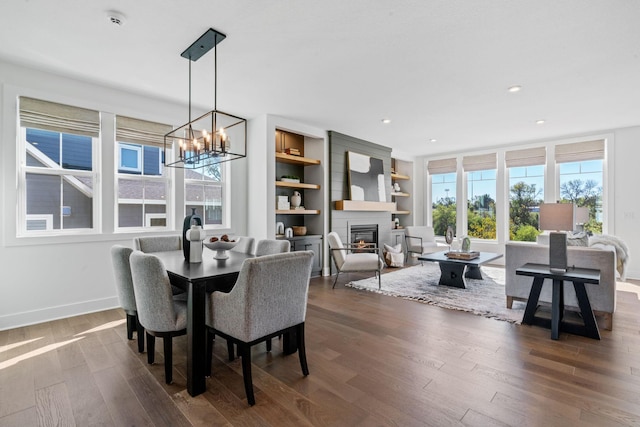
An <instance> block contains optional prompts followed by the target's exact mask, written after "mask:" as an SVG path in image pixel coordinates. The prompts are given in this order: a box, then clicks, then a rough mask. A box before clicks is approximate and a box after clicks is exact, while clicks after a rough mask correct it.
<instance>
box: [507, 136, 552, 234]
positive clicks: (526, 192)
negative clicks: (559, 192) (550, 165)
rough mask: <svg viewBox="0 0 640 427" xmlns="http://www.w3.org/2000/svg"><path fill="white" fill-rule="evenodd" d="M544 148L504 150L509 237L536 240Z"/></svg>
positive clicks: (542, 182) (545, 160)
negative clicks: (507, 181)
mask: <svg viewBox="0 0 640 427" xmlns="http://www.w3.org/2000/svg"><path fill="white" fill-rule="evenodd" d="M546 153H547V150H546V148H545V147H535V148H527V149H523V150H513V151H507V152H506V153H505V166H506V167H507V173H508V176H509V238H510V239H511V240H517V241H535V240H536V237H537V236H538V234H539V231H538V212H539V208H540V203H542V202H543V201H544V173H545V164H546V162H547V158H546Z"/></svg>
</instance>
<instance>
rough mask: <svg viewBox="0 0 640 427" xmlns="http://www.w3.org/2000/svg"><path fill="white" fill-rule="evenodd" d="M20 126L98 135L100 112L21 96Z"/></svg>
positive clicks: (91, 135) (92, 135)
mask: <svg viewBox="0 0 640 427" xmlns="http://www.w3.org/2000/svg"><path fill="white" fill-rule="evenodd" d="M19 103H20V126H22V127H26V128H36V129H44V130H50V131H54V132H61V133H71V134H75V135H84V136H90V137H98V136H99V135H100V113H99V112H98V111H94V110H88V109H86V108H80V107H73V106H70V105H64V104H58V103H55V102H49V101H42V100H39V99H34V98H28V97H25V96H21V97H20V98H19Z"/></svg>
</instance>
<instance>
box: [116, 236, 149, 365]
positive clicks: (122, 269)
mask: <svg viewBox="0 0 640 427" xmlns="http://www.w3.org/2000/svg"><path fill="white" fill-rule="evenodd" d="M132 252H133V249H131V248H127V247H125V246H121V245H113V246H112V247H111V262H112V264H113V273H114V275H115V279H116V292H117V294H118V300H119V301H120V307H122V309H123V310H124V312H125V315H126V318H127V338H128V339H130V340H131V339H133V331H134V329H135V330H136V335H137V338H138V351H139V352H140V353H143V352H144V328H143V327H142V325H141V324H140V322H139V321H138V309H137V307H136V296H135V293H134V291H133V279H132V278H131V267H130V265H129V256H130V255H131V253H132Z"/></svg>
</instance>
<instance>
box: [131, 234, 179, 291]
mask: <svg viewBox="0 0 640 427" xmlns="http://www.w3.org/2000/svg"><path fill="white" fill-rule="evenodd" d="M133 248H134V249H135V250H137V251H141V252H144V253H147V254H148V253H153V252H167V251H180V250H182V236H178V235H171V236H144V237H134V238H133ZM171 291H172V293H173V295H180V298H182V299H184V300H185V301H186V300H187V293H186V292H185V290H184V289H180V288H179V287H177V286H171Z"/></svg>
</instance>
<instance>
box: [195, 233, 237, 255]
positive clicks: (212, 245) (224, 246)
mask: <svg viewBox="0 0 640 427" xmlns="http://www.w3.org/2000/svg"><path fill="white" fill-rule="evenodd" d="M209 239H210V237H209V238H207V239H206V240H205V241H204V242H202V243H203V244H204V245H205V246H206V247H207V248H209V249H211V250H212V251H216V253H215V255H214V256H213V257H214V258H215V259H227V258H229V254H228V253H227V251H228V250H229V249H233V247H234V246H235V245H237V244H238V241H237V240H236V241H233V242H225V241H224V240H218V241H216V242H211V241H209Z"/></svg>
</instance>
